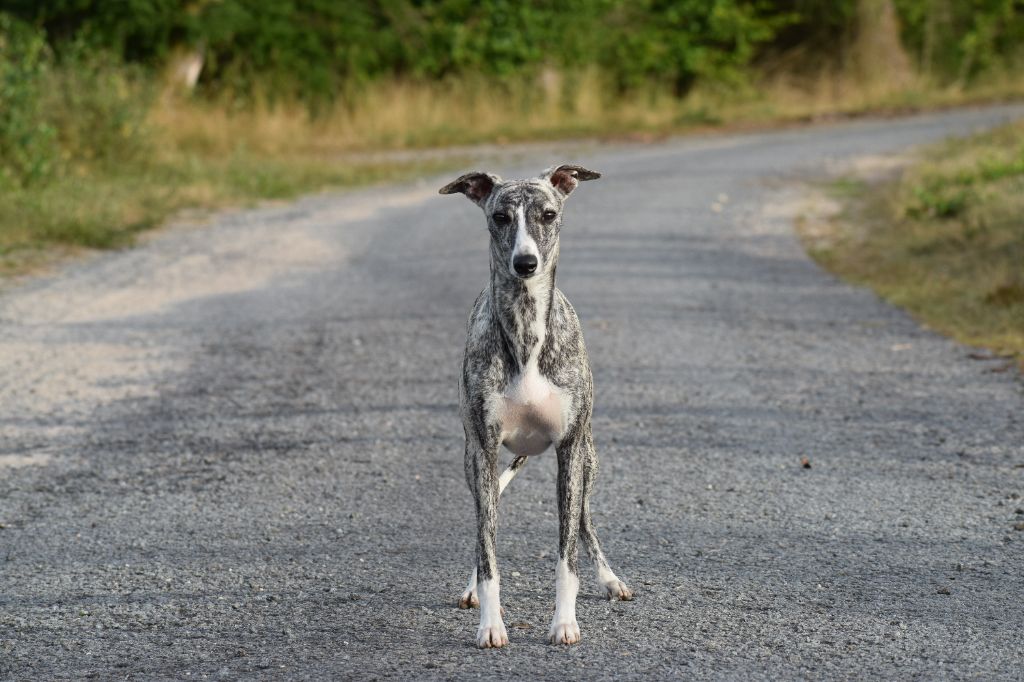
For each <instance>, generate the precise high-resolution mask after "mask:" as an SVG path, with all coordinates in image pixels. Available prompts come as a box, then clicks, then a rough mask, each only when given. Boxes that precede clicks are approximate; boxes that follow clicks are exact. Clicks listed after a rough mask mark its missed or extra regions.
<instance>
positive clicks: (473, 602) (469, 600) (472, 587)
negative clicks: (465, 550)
mask: <svg viewBox="0 0 1024 682" xmlns="http://www.w3.org/2000/svg"><path fill="white" fill-rule="evenodd" d="M527 459H528V457H525V456H520V457H516V458H515V459H514V460H512V464H510V465H509V467H508V469H505V471H503V472H501V476H500V477H499V478H498V497H499V498H500V497H501V494H502V493H503V492H505V488H506V487H508V484H509V483H511V482H512V479H513V478H515V477H516V474H517V473H519V470H520V469H522V468H523V465H524V464H526V460H527ZM478 606H480V599H479V598H478V597H477V594H476V562H475V561H474V562H473V570H472V571H470V573H469V584H468V585H466V589H465V591H464V592H463V593H462V596H461V597H459V608H460V609H475V608H476V607H478ZM501 612H502V614H504V613H505V610H504V609H502V611H501Z"/></svg>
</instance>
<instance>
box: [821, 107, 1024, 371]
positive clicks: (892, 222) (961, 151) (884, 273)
mask: <svg viewBox="0 0 1024 682" xmlns="http://www.w3.org/2000/svg"><path fill="white" fill-rule="evenodd" d="M832 194H833V196H835V197H836V198H837V199H839V200H840V201H841V202H842V203H843V206H844V210H843V212H842V214H841V215H840V216H839V217H838V218H837V219H835V220H834V221H833V222H832V224H831V225H830V227H829V231H830V234H829V235H828V238H827V239H824V240H822V239H821V238H820V237H816V238H815V239H813V240H810V239H809V240H808V247H809V250H810V252H811V254H812V255H813V256H814V257H815V258H816V259H817V260H818V261H819V262H821V263H822V264H823V265H824V266H825V267H827V268H828V269H829V270H831V271H833V272H835V273H836V274H838V275H840V276H841V277H844V278H846V279H849V280H850V281H853V282H856V283H858V284H863V285H866V286H869V287H871V288H872V289H874V290H875V291H877V292H878V293H879V294H880V295H881V296H883V297H884V298H885V299H886V300H888V301H890V302H892V303H894V304H896V305H898V306H901V307H903V308H906V309H907V310H908V311H910V312H911V313H912V314H913V315H914V316H915V317H916V318H918V319H919V320H921V321H922V322H924V323H925V324H927V325H928V326H929V327H931V328H933V329H935V330H937V331H940V332H942V333H945V334H947V335H949V336H952V337H954V338H956V339H957V340H959V341H961V342H963V343H966V344H970V345H973V346H983V347H986V348H989V349H991V350H992V351H994V352H995V353H997V354H1001V355H1006V356H1009V357H1013V358H1016V360H1017V361H1018V363H1020V365H1021V367H1022V368H1024V122H1019V123H1016V124H1013V125H1010V126H1006V127H1004V128H1000V129H998V130H995V131H992V132H988V133H984V134H981V135H976V136H974V137H970V138H967V139H962V140H955V141H950V142H947V143H944V144H940V145H938V146H935V147H932V148H930V149H929V150H927V151H926V152H925V153H924V154H922V156H921V157H920V158H919V159H918V160H917V161H916V162H915V163H914V164H913V165H911V166H910V167H909V168H907V169H906V170H905V171H903V172H902V174H901V175H900V176H899V177H895V178H888V179H884V180H878V179H876V180H874V181H871V182H864V181H863V180H857V179H844V180H843V181H841V182H840V183H838V185H837V186H836V187H834V188H832Z"/></svg>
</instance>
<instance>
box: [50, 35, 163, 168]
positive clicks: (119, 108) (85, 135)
mask: <svg viewBox="0 0 1024 682" xmlns="http://www.w3.org/2000/svg"><path fill="white" fill-rule="evenodd" d="M48 81H49V83H48V87H47V92H46V95H45V97H44V102H45V105H46V115H47V117H48V119H49V121H50V123H51V125H52V127H53V128H54V129H55V130H56V133H57V140H58V142H59V144H60V148H61V152H62V154H63V157H64V159H65V160H66V161H67V162H69V163H70V164H71V165H73V166H82V165H104V166H110V165H118V166H123V165H124V164H135V163H140V162H142V161H144V160H145V159H146V155H147V153H148V152H149V151H150V150H151V147H152V145H151V139H150V135H149V131H148V129H147V126H146V117H147V114H148V112H149V108H150V106H151V103H152V97H151V95H152V84H148V83H147V81H146V79H145V78H144V77H143V74H141V73H140V72H139V69H138V68H132V67H131V66H126V65H124V64H122V63H121V62H120V60H119V59H117V58H116V57H114V56H113V55H111V54H110V53H108V52H101V51H94V50H92V49H89V48H87V47H85V46H84V45H82V44H81V43H76V44H75V45H73V46H72V47H71V48H70V49H66V50H65V51H64V53H63V54H62V55H61V58H60V60H59V63H58V64H57V65H56V67H55V68H53V69H52V70H51V72H50V74H49V78H48Z"/></svg>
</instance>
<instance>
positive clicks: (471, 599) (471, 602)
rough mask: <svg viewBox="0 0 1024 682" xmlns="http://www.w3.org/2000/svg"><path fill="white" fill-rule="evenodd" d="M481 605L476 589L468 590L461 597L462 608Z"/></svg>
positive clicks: (460, 606)
mask: <svg viewBox="0 0 1024 682" xmlns="http://www.w3.org/2000/svg"><path fill="white" fill-rule="evenodd" d="M479 607H480V600H479V599H477V597H476V590H466V591H465V592H463V593H462V596H461V597H459V608H460V609H476V608H479Z"/></svg>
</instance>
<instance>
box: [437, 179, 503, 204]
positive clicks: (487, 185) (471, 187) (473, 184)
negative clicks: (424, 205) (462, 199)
mask: <svg viewBox="0 0 1024 682" xmlns="http://www.w3.org/2000/svg"><path fill="white" fill-rule="evenodd" d="M500 184H501V178H499V177H498V176H497V175H492V174H491V173H479V172H477V173H466V174H465V175H463V176H462V177H460V178H459V179H458V180H453V181H452V182H449V183H448V184H447V185H445V186H444V187H442V188H441V189H440V190H439V192H440V193H441V194H455V193H456V192H462V193H463V194H465V195H466V196H467V197H469V198H470V199H471V200H472V201H473V203H474V204H476V205H478V206H481V207H483V205H484V202H485V201H487V197H489V196H490V195H491V192H492V191H493V190H494V186H495V185H500Z"/></svg>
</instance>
